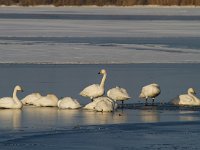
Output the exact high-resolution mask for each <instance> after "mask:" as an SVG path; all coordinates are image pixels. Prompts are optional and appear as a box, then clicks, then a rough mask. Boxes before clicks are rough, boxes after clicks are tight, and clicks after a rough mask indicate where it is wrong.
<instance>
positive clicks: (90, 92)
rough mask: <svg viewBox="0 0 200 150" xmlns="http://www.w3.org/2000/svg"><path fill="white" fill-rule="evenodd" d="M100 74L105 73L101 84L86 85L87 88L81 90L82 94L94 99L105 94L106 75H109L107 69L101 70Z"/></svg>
mask: <svg viewBox="0 0 200 150" xmlns="http://www.w3.org/2000/svg"><path fill="white" fill-rule="evenodd" d="M99 74H102V75H103V78H102V80H101V83H100V85H99V84H92V85H90V86H88V87H86V88H85V89H83V91H81V92H80V95H81V96H84V97H89V98H90V99H91V100H92V101H93V98H96V97H99V96H102V95H103V94H104V85H105V81H106V75H107V73H106V70H105V69H102V70H101V71H100V72H99Z"/></svg>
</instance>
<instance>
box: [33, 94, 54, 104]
mask: <svg viewBox="0 0 200 150" xmlns="http://www.w3.org/2000/svg"><path fill="white" fill-rule="evenodd" d="M57 103H58V98H57V96H56V95H54V94H48V95H47V96H42V97H41V98H39V99H37V100H35V101H33V105H35V106H40V107H57Z"/></svg>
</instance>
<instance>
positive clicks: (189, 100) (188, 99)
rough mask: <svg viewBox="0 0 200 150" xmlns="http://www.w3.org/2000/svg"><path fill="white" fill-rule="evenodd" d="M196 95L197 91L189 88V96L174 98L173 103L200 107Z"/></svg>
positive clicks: (199, 101) (199, 100) (183, 95)
mask: <svg viewBox="0 0 200 150" xmlns="http://www.w3.org/2000/svg"><path fill="white" fill-rule="evenodd" d="M195 94H196V92H195V90H194V89H193V88H189V89H188V92H187V94H182V95H179V96H178V97H176V98H174V99H173V100H172V101H171V103H172V104H174V105H188V106H199V105H200V99H198V98H197V97H196V96H195Z"/></svg>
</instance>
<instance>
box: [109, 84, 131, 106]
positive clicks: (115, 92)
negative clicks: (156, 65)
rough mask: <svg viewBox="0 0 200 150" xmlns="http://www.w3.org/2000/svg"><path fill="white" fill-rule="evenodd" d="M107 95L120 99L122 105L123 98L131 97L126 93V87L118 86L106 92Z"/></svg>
mask: <svg viewBox="0 0 200 150" xmlns="http://www.w3.org/2000/svg"><path fill="white" fill-rule="evenodd" d="M107 96H108V97H109V98H111V99H113V100H115V101H122V106H123V104H124V100H128V99H130V98H131V97H130V96H129V95H128V93H127V91H126V89H124V88H120V87H118V86H117V87H115V88H112V89H110V90H108V92H107Z"/></svg>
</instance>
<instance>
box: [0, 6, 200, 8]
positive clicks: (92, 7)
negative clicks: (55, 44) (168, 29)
mask: <svg viewBox="0 0 200 150" xmlns="http://www.w3.org/2000/svg"><path fill="white" fill-rule="evenodd" d="M4 7H5V8H6V7H9V8H200V6H198V5H182V6H179V5H171V6H167V5H133V6H117V5H104V6H97V5H80V6H78V5H77V6H76V5H66V6H54V5H34V6H33V5H30V6H21V5H10V6H8V5H0V8H4Z"/></svg>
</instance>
